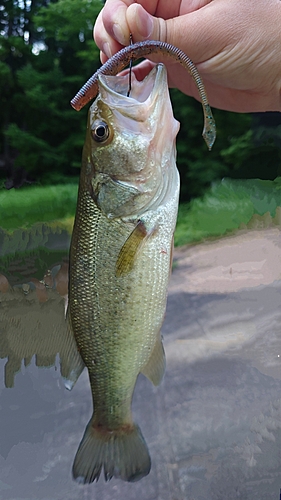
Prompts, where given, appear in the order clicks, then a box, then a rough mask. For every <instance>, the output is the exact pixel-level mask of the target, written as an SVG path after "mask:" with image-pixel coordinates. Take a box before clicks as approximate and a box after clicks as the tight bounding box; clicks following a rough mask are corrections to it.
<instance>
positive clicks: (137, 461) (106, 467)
mask: <svg viewBox="0 0 281 500" xmlns="http://www.w3.org/2000/svg"><path fill="white" fill-rule="evenodd" d="M93 423H94V419H93V418H92V419H91V420H90V422H89V424H88V425H87V427H86V430H85V433H84V436H83V438H82V441H81V443H80V445H79V448H78V450H77V453H76V456H75V459H74V463H73V467H72V475H73V478H74V479H75V480H76V481H77V482H78V483H80V484H87V483H92V482H93V481H98V479H99V477H100V474H101V472H102V470H103V473H104V478H105V480H106V481H109V480H110V479H112V477H116V478H119V479H122V480H123V481H128V482H135V481H139V480H140V479H142V478H143V477H144V476H146V475H147V474H149V471H150V467H151V461H150V456H149V451H148V448H147V445H146V442H145V440H144V438H143V436H142V433H141V430H140V428H139V427H138V425H136V424H132V425H126V426H123V427H121V428H119V429H116V430H114V431H110V430H108V429H105V428H103V427H97V426H95V425H93Z"/></svg>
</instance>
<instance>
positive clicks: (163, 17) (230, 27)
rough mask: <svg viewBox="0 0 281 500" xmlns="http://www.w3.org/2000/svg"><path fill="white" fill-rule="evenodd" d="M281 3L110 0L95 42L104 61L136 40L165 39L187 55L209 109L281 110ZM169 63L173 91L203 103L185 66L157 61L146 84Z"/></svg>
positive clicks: (145, 66)
mask: <svg viewBox="0 0 281 500" xmlns="http://www.w3.org/2000/svg"><path fill="white" fill-rule="evenodd" d="M280 26H281V0H235V1H234V0H182V1H180V0H173V1H171V2H170V1H169V2H167V0H138V2H134V1H133V0H107V2H106V4H105V6H104V8H103V9H102V11H101V12H100V14H99V16H98V18H97V21H96V24H95V27H94V39H95V41H96V44H97V45H98V47H99V48H100V50H101V61H102V63H104V62H105V61H106V60H107V59H108V58H109V57H110V56H111V55H113V54H114V53H115V52H117V51H118V50H120V49H121V48H122V47H123V46H124V45H128V44H129V34H130V33H132V36H133V41H134V42H138V41H141V40H161V41H164V42H168V43H171V44H173V45H175V46H177V47H179V48H180V49H181V50H183V51H184V52H185V53H186V54H187V55H188V57H190V59H191V60H192V61H193V62H194V64H196V66H197V69H198V71H199V73H200V75H201V76H202V78H203V80H204V84H205V87H206V90H207V94H208V98H209V101H210V104H211V106H214V107H217V108H221V109H225V110H229V111H236V112H257V111H281V72H280V53H281V30H280ZM159 61H162V62H165V64H166V67H167V71H168V79H169V86H170V87H175V88H178V89H180V90H181V91H182V92H184V93H186V94H188V95H191V96H193V97H195V98H196V99H197V98H198V94H197V89H196V87H195V85H194V83H193V82H192V80H191V78H190V76H189V75H188V74H187V73H186V71H185V70H184V68H182V67H180V66H179V65H178V66H177V67H175V63H174V62H173V61H170V60H165V61H164V60H163V59H162V60H161V59H160V58H158V57H156V56H153V57H149V60H146V61H144V62H142V63H141V64H139V65H138V66H137V67H136V68H135V69H134V72H135V74H136V77H137V78H138V79H139V80H141V79H143V78H144V76H146V75H147V73H148V72H149V71H150V69H151V68H152V66H153V64H154V63H155V62H159Z"/></svg>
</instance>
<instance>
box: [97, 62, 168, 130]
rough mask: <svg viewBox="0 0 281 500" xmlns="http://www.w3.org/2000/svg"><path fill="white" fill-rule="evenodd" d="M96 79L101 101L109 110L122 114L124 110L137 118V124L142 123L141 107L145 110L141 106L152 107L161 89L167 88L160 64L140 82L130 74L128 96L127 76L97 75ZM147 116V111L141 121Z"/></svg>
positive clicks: (164, 74) (162, 67) (162, 65)
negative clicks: (119, 110) (120, 109)
mask: <svg viewBox="0 0 281 500" xmlns="http://www.w3.org/2000/svg"><path fill="white" fill-rule="evenodd" d="M98 79H99V91H100V96H101V99H102V101H104V102H105V104H107V105H108V106H109V107H110V108H114V109H116V110H117V109H118V108H122V113H124V108H125V109H126V112H127V113H128V115H129V116H130V117H132V118H134V117H135V116H136V117H137V121H138V122H139V121H142V116H141V115H140V109H141V107H143V108H147V106H143V104H144V103H146V105H148V107H150V106H153V105H154V102H155V98H156V97H159V95H160V94H161V91H162V88H163V89H164V88H165V87H166V86H167V74H166V68H165V66H164V64H161V63H160V64H157V65H156V66H155V67H154V68H153V69H152V70H151V71H150V73H149V74H148V75H147V76H146V77H145V78H144V79H143V80H142V81H139V80H137V78H136V77H135V75H134V73H133V72H132V74H131V84H130V95H129V96H128V90H129V76H128V75H125V76H124V75H116V76H112V75H99V77H98ZM148 101H151V103H149V102H148ZM127 113H126V114H127ZM147 116H148V110H146V112H145V113H144V116H143V120H146V119H147Z"/></svg>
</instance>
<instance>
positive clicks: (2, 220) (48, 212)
mask: <svg viewBox="0 0 281 500" xmlns="http://www.w3.org/2000/svg"><path fill="white" fill-rule="evenodd" d="M77 184H78V183H77V179H76V182H75V183H73V184H58V185H56V186H32V187H25V188H22V189H20V190H15V189H11V190H9V191H7V190H4V189H2V190H0V228H2V229H8V230H13V229H17V228H27V227H31V226H32V225H33V224H35V223H38V222H40V223H42V222H47V221H48V222H51V221H54V220H58V219H66V218H69V217H73V216H74V213H75V210H76V202H77V191H78V185H77Z"/></svg>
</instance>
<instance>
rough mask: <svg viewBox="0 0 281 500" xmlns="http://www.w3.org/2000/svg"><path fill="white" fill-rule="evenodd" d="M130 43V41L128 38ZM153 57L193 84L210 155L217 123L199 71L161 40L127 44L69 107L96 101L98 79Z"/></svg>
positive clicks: (99, 70)
mask: <svg viewBox="0 0 281 500" xmlns="http://www.w3.org/2000/svg"><path fill="white" fill-rule="evenodd" d="M130 41H131V38H130ZM151 54H156V55H158V57H163V56H164V57H170V58H172V59H174V62H177V63H179V64H181V65H182V66H183V67H184V68H185V69H186V70H187V71H188V73H189V74H190V76H191V77H192V79H193V82H194V83H195V85H196V87H197V90H198V94H199V97H200V100H201V103H202V109H203V114H204V128H203V132H202V136H203V138H204V141H205V142H206V144H207V146H208V148H209V151H211V149H212V147H213V145H214V142H215V140H216V123H215V120H214V117H213V113H212V110H211V107H210V105H209V102H208V98H207V94H206V90H205V86H204V83H203V81H202V79H201V77H200V75H199V72H198V69H197V68H196V66H195V64H194V63H193V62H192V61H191V59H190V58H189V57H188V56H187V55H186V54H185V53H184V52H183V51H182V50H181V49H179V48H178V47H175V46H174V45H172V44H170V43H167V42H161V41H160V40H144V41H142V42H137V43H134V44H130V45H129V46H127V47H123V49H121V50H119V52H116V54H114V55H113V56H112V57H111V58H110V59H108V61H106V63H105V64H103V65H102V66H101V67H100V68H99V69H98V70H97V71H96V72H95V73H94V74H93V75H92V76H91V77H90V78H89V79H88V80H87V82H86V83H85V84H84V85H83V87H81V89H80V90H79V91H78V92H77V93H76V95H75V96H74V97H73V99H71V101H70V104H71V106H72V107H73V109H75V110H76V111H80V109H82V108H83V107H84V106H85V105H86V104H87V103H88V102H90V101H91V100H92V99H93V98H94V97H96V95H97V93H98V91H99V76H100V75H102V74H106V75H117V73H119V72H120V71H121V70H122V69H124V68H126V66H127V65H128V64H130V68H131V64H132V62H133V61H136V60H137V59H139V58H140V57H146V56H149V55H151Z"/></svg>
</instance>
